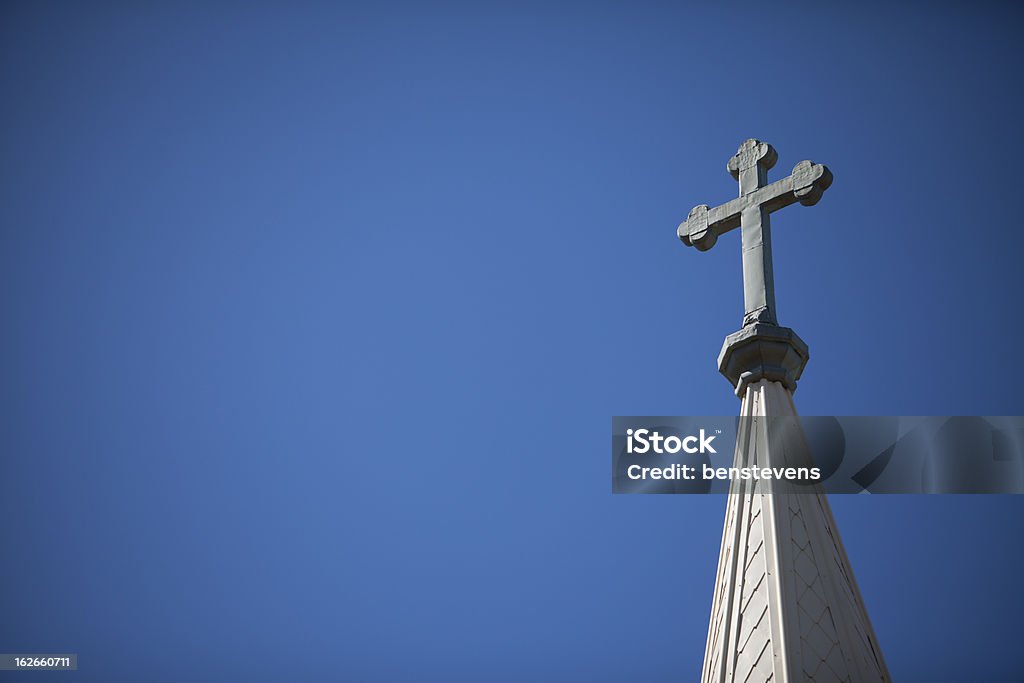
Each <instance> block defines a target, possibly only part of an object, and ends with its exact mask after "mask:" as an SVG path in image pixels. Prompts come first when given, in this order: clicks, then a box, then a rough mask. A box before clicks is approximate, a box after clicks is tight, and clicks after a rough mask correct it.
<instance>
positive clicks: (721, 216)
mask: <svg viewBox="0 0 1024 683" xmlns="http://www.w3.org/2000/svg"><path fill="white" fill-rule="evenodd" d="M777 160H778V154H777V153H776V152H775V148H773V147H772V146H771V145H769V144H768V143H767V142H761V141H760V140H755V139H753V138H751V139H749V140H746V141H745V142H744V143H743V144H741V145H740V148H739V150H738V151H737V152H736V154H735V155H733V157H732V158H731V159H729V163H728V165H727V166H726V168H727V169H728V170H729V174H730V175H732V177H733V178H735V179H736V180H737V181H739V185H740V193H739V197H738V198H736V199H733V200H732V201H730V202H726V203H725V204H722V205H720V206H716V207H715V208H713V209H709V208H708V206H707V205H706V204H701V205H699V206H695V207H694V208H693V209H692V210H691V211H690V215H689V216H688V217H687V219H686V220H685V221H683V223H682V224H681V225H680V226H679V229H678V230H677V234H678V235H679V239H681V240H682V241H683V243H684V244H685V245H686V246H693V247H697V249H698V250H700V251H707V250H708V249H710V248H711V247H713V246H714V245H715V242H716V241H717V240H718V236H719V235H721V234H723V233H726V232H728V231H730V230H732V229H733V228H737V227H738V228H740V241H741V242H742V246H743V301H744V313H743V325H744V326H746V325H751V324H753V323H757V322H763V323H768V324H772V325H777V324H778V319H777V318H776V314H775V278H774V275H773V272H772V244H771V224H770V222H769V216H770V215H771V214H772V213H773V212H775V211H778V210H779V209H781V208H783V207H785V206H789V205H790V204H793V203H795V202H800V203H801V204H803V205H805V206H811V205H813V204H816V203H817V202H818V200H819V199H821V195H822V193H823V192H825V190H827V189H828V187H829V185H831V184H832V173H831V172H830V171H829V170H828V168H826V167H825V166H823V165H821V164H815V163H813V162H811V161H801V162H800V163H799V164H797V165H796V166H795V167H794V168H793V173H792V174H790V175H789V176H788V177H786V178H783V179H782V180H778V181H776V182H774V183H772V184H771V185H769V184H768V170H769V169H770V168H771V167H772V166H774V165H775V162H776V161H777Z"/></svg>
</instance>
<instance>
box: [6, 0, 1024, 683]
mask: <svg viewBox="0 0 1024 683" xmlns="http://www.w3.org/2000/svg"><path fill="white" fill-rule="evenodd" d="M1022 23H1024V22H1022V15H1021V13H1020V12H1019V11H1018V10H1016V9H1013V8H1012V7H1011V6H1010V5H1008V4H1007V5H993V6H990V7H986V8H983V9H982V8H978V7H973V8H968V7H967V6H966V5H964V6H954V5H933V4H931V3H928V4H925V3H916V4H914V5H912V6H909V7H904V8H900V9H897V8H894V7H890V6H889V5H888V4H886V5H882V4H878V5H877V6H874V7H862V6H860V5H854V4H849V5H848V6H846V7H844V8H836V9H827V8H826V7H824V6H823V5H822V3H802V4H798V5H787V6H786V7H780V6H778V5H777V4H776V3H763V4H762V5H761V6H760V7H758V6H751V7H748V8H743V9H741V8H739V7H730V8H728V9H716V10H711V9H704V10H698V9H696V8H695V7H685V6H682V5H681V4H675V3H667V2H638V3H625V2H621V3H578V4H569V3H550V2H548V3H533V2H525V3H522V2H521V3H506V4H492V3H445V2H441V3H433V4H431V6H430V7H429V8H427V7H426V5H425V4H423V3H418V4H414V3H409V4H394V3H386V2H384V3H367V4H365V5H346V4H343V3H333V4H332V5H327V4H318V3H314V2H304V3H283V2H281V3H274V4H262V5H255V6H252V7H244V8H243V6H242V5H241V4H238V3H227V2H213V3H142V4H141V5H140V4H138V3H127V2H115V3H91V4H90V3H70V2H69V3H63V4H48V3H20V4H18V3H7V4H5V5H4V7H3V9H2V10H0V91H2V93H3V100H4V104H3V107H2V109H0V117H2V126H0V141H2V156H0V315H2V320H3V326H2V328H0V340H2V341H0V351H2V353H0V376H2V378H3V379H2V381H0V415H2V416H3V417H2V418H0V455H2V463H3V469H2V473H3V476H2V478H0V519H2V520H3V522H2V526H0V528H2V529H3V537H2V538H3V542H4V550H3V554H2V560H0V615H2V617H0V651H4V652H18V651H27V652H33V651H42V652H46V651H61V652H77V653H78V654H79V656H80V661H81V669H80V670H79V671H78V673H77V674H71V675H69V674H61V675H59V676H58V675H56V674H54V675H47V674H40V673H35V674H32V675H24V676H21V677H18V676H14V675H10V674H8V675H7V676H6V677H5V678H3V680H12V681H21V680H30V679H31V680H32V681H48V680H61V681H65V680H71V679H74V680H75V681H79V682H82V683H84V682H86V681H104V682H110V681H133V680H149V681H155V682H163V681H168V682H171V681H173V682H178V681H185V680H190V681H226V680H247V681H253V682H259V681H281V680H309V681H314V680H346V681H368V682H390V681H473V682H476V681H499V682H500V681H523V680H529V681H588V682H597V681H609V682H610V681H645V682H647V681H650V682H655V681H692V680H695V679H696V677H697V675H698V672H699V669H700V664H701V659H702V656H703V651H704V640H705V635H706V629H707V618H708V612H709V610H710V603H711V587H712V583H713V580H714V579H713V573H714V569H715V562H716V561H717V553H718V544H719V539H720V534H721V523H722V517H723V513H724V507H725V500H724V499H723V498H721V497H706V498H702V497H686V496H660V497H659V496H619V497H613V496H612V495H611V494H610V474H609V457H608V444H609V424H610V420H609V418H610V416H612V415H616V414H620V415H645V414H651V415H659V414H680V415H686V414H712V415H713V414H731V413H734V412H735V411H737V410H738V408H739V405H738V402H737V401H736V400H735V398H734V397H733V396H732V395H731V393H730V391H729V387H728V386H727V385H726V382H725V381H724V380H723V379H722V378H721V377H720V376H718V374H717V372H716V370H715V367H714V360H715V357H716V355H717V352H718V349H719V346H720V344H721V340H722V338H723V337H724V335H726V334H727V333H729V332H732V331H734V330H735V329H736V328H737V327H738V325H739V323H740V319H741V316H742V295H741V284H740V250H739V241H738V236H737V235H728V236H725V237H723V238H722V239H721V240H720V241H719V244H718V246H716V247H715V249H714V250H712V251H711V252H708V253H704V254H700V253H697V252H695V251H693V250H689V249H686V248H684V247H683V246H682V245H681V244H680V243H679V241H678V240H677V239H676V236H675V228H676V225H677V224H678V222H679V221H680V220H681V219H682V218H684V217H685V216H686V214H687V212H688V210H689V209H690V207H692V206H693V205H695V204H699V203H708V204H716V203H719V202H721V201H724V200H727V199H729V198H731V197H733V196H734V195H735V192H736V185H735V183H734V182H733V181H732V179H731V178H730V177H729V176H728V174H727V173H726V170H725V164H726V161H727V160H728V158H729V156H731V155H732V154H733V152H734V151H735V149H736V147H737V145H738V144H739V143H740V142H741V141H742V140H743V139H744V138H747V137H759V138H761V139H764V140H767V141H769V142H771V143H772V144H773V145H774V146H775V147H776V149H777V150H778V151H779V156H780V160H779V164H778V166H777V168H776V172H775V174H774V175H773V177H780V176H781V175H782V174H785V173H788V172H789V170H790V169H791V168H792V167H793V165H794V164H795V163H796V162H797V161H800V160H801V159H805V158H810V159H813V160H815V161H818V162H822V163H825V164H828V165H829V167H830V168H831V169H832V171H833V172H834V174H835V184H834V185H833V187H832V188H831V189H830V190H829V192H828V193H827V194H826V195H825V197H824V199H823V200H822V202H821V203H820V204H818V205H817V206H816V207H813V208H803V207H799V206H796V207H792V208H789V209H787V210H785V211H784V212H782V213H781V214H779V215H777V217H776V219H775V220H774V223H773V227H774V232H775V242H774V244H775V266H776V279H777V286H778V301H779V316H780V321H781V322H782V323H783V324H786V325H790V326H792V327H794V328H795V329H796V330H797V331H798V332H799V333H800V335H801V336H802V337H803V338H804V339H805V340H806V341H807V342H808V343H809V344H810V347H811V354H812V359H811V363H810V365H809V366H808V368H807V371H806V373H805V379H804V381H803V382H802V383H801V386H800V389H799V391H798V392H797V394H796V402H797V405H798V408H799V409H800V410H801V411H802V412H803V413H805V414H864V415H875V414H894V415H901V414H906V415H917V414H939V415H943V414H982V415H984V414H1022V413H1024V398H1022V396H1024V394H1022V392H1021V380H1022V379H1024V371H1022V369H1021V365H1020V359H1021V354H1020V348H1021V338H1022V324H1021V320H1022V316H1021V312H1020V310H1019V309H1020V300H1021V294H1022V286H1021V285H1022V279H1024V278H1022V269H1021V265H1020V264H1021V254H1022V252H1024V231H1022V229H1021V226H1020V224H1019V223H1020V217H1019V213H1020V212H1019V211H1018V210H1017V206H1018V204H1019V203H1020V193H1021V187H1022V184H1024V177H1022V174H1024V171H1022V168H1024V166H1022V164H1021V161H1020V160H1021V159H1022V158H1024V135H1022V134H1021V131H1020V122H1021V121H1022V120H1024V100H1022V96H1021V90H1020V83H1021V80H1022V75H1024V74H1022V65H1024V64H1022V56H1024V49H1022V42H1021V40H1020V32H1021V28H1022ZM833 505H834V508H835V511H836V515H837V517H838V521H839V525H840V528H841V531H842V534H843V536H844V539H845V541H846V543H847V547H848V550H849V551H850V555H851V559H852V562H853V565H854V569H855V570H856V573H857V576H858V578H859V580H860V584H861V588H862V591H863V593H864V595H865V598H866V600H867V602H868V608H869V612H870V614H871V616H872V619H873V621H874V625H875V628H876V630H877V632H878V635H879V638H880V640H881V643H882V646H883V648H884V651H885V653H886V656H887V658H888V661H889V665H890V668H891V670H892V673H893V676H894V678H895V679H896V680H898V681H903V682H909V681H923V680H929V681H965V680H986V681H990V682H993V681H995V682H999V681H1010V680H1014V678H1015V676H1014V673H1015V672H1019V671H1020V670H1021V669H1022V668H1024V659H1022V658H1024V654H1022V652H1024V650H1022V649H1021V647H1020V642H1019V623H1018V622H1019V619H1017V618H1016V617H1017V616H1019V612H1020V609H1021V607H1022V605H1024V588H1022V586H1021V578H1020V566H1021V562H1022V559H1024V557H1022V551H1021V549H1020V539H1021V536H1022V533H1024V521H1022V520H1024V498H1021V497H1018V498H1008V497H984V496H978V497H954V496H950V497H939V496H935V497H930V498H926V497H889V498H883V497H859V498H852V497H851V498H839V497H835V498H833Z"/></svg>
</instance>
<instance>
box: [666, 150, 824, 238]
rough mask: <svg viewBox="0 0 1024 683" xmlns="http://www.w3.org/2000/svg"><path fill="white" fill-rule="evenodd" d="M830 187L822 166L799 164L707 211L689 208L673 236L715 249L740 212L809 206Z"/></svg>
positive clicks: (703, 206)
mask: <svg viewBox="0 0 1024 683" xmlns="http://www.w3.org/2000/svg"><path fill="white" fill-rule="evenodd" d="M831 184H832V172H831V171H829V170H828V167H826V166H824V165H822V164H816V163H814V162H812V161H801V162H800V163H799V164H797V165H796V166H795V167H794V168H793V173H791V174H790V175H789V176H787V177H785V178H783V179H782V180H777V181H775V182H774V183H772V184H770V185H766V186H764V187H761V188H758V189H756V190H754V191H753V192H748V193H747V194H745V195H742V196H740V197H737V198H736V199H733V200H731V201H728V202H726V203H725V204H720V205H719V206H716V207H715V208H713V209H709V208H708V206H707V205H706V204H701V205H699V206H695V207H693V209H691V210H690V215H689V216H688V217H687V219H686V220H685V221H683V222H682V223H680V224H679V228H678V229H677V230H676V234H677V235H678V236H679V239H681V240H682V241H683V244H685V245H686V246H688V247H697V249H698V250H700V251H707V250H708V249H710V248H711V247H713V246H715V242H716V241H717V240H718V236H719V235H721V234H724V233H726V232H729V231H730V230H733V229H735V228H738V227H740V216H741V214H742V213H743V210H744V209H747V208H749V207H751V206H762V207H764V209H766V210H767V211H768V212H769V213H771V212H773V211H778V210H779V209H781V208H783V207H786V206H789V205H790V204H795V203H796V202H800V203H801V204H803V205H804V206H813V205H814V204H817V203H818V200H819V199H821V195H822V194H823V193H824V192H825V190H827V189H828V188H829V186H830V185H831Z"/></svg>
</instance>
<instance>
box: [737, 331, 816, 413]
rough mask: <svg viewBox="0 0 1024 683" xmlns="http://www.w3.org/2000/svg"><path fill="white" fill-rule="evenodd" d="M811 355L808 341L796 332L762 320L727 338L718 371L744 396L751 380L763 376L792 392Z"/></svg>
mask: <svg viewBox="0 0 1024 683" xmlns="http://www.w3.org/2000/svg"><path fill="white" fill-rule="evenodd" d="M809 358H810V353H809V351H808V348H807V344H805V343H804V341H803V340H802V339H800V337H798V336H797V334H796V332H794V331H793V330H791V329H790V328H788V327H779V326H778V325H772V324H769V323H760V322H758V323H753V324H750V325H746V326H744V327H743V329H741V330H739V331H738V332H733V333H732V334H730V335H729V336H728V337H726V338H725V343H724V344H723V345H722V351H721V353H719V354H718V371H719V372H721V373H722V374H723V375H724V376H725V378H726V379H727V380H729V383H730V384H732V385H733V387H734V388H735V390H736V395H737V396H739V397H740V398H741V399H742V398H743V394H744V392H745V391H746V389H747V385H748V384H751V383H752V382H758V381H760V380H762V379H767V380H769V381H772V382H781V383H782V384H783V386H785V387H786V388H787V389H789V391H790V393H792V392H794V391H796V382H797V380H798V379H800V375H801V374H803V371H804V366H806V365H807V361H808V359H809Z"/></svg>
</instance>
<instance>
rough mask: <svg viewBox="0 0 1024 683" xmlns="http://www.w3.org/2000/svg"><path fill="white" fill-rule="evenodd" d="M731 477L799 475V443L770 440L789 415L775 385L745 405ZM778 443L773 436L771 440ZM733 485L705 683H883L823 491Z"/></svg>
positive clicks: (784, 394) (783, 392)
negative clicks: (743, 473) (753, 470)
mask: <svg viewBox="0 0 1024 683" xmlns="http://www.w3.org/2000/svg"><path fill="white" fill-rule="evenodd" d="M740 414H741V415H742V416H745V417H751V418H755V419H751V420H743V421H742V422H741V427H740V433H739V435H738V437H737V442H736V456H735V465H736V466H737V467H749V466H754V465H756V466H758V467H772V466H775V467H779V466H790V465H797V464H799V463H801V462H803V461H804V459H805V458H806V455H807V447H806V443H805V441H804V439H803V435H802V434H799V433H792V432H789V431H787V434H786V436H785V437H784V438H782V439H779V438H773V439H769V438H768V437H769V435H768V433H767V432H768V429H769V424H770V422H769V421H766V420H758V419H756V418H757V417H765V416H788V415H794V416H795V415H796V409H795V407H794V405H793V399H792V396H791V395H790V393H789V391H788V390H787V389H786V388H785V387H784V386H783V385H782V384H780V383H778V382H770V381H767V380H762V381H759V382H757V383H753V384H750V385H749V386H748V387H747V389H746V393H745V394H744V396H743V407H742V409H741V413H740ZM775 436H776V437H777V436H778V435H775ZM801 490H803V491H805V492H803V493H796V492H794V485H793V484H791V483H788V482H780V481H774V480H763V479H762V480H736V481H734V482H733V484H732V489H731V491H730V494H729V497H728V507H727V509H726V514H725V527H724V530H723V533H722V547H721V553H720V555H719V560H718V575H717V580H716V582H715V592H714V597H713V603H712V608H711V622H710V625H709V627H708V640H707V649H706V651H705V656H704V670H703V673H702V675H701V681H702V682H703V683H712V682H714V683H724V682H726V681H728V682H743V683H764V682H766V681H773V682H774V683H790V682H793V681H815V682H819V683H823V682H826V681H847V682H849V683H862V682H868V681H884V682H888V681H890V678H889V672H888V669H887V668H886V666H885V661H884V659H883V657H882V652H881V649H880V648H879V646H878V640H877V639H876V637H875V634H874V631H873V629H872V628H871V622H870V620H869V619H868V615H867V611H866V610H865V608H864V601H863V599H862V598H861V595H860V591H859V590H858V588H857V582H856V581H855V579H854V577H853V571H852V570H851V568H850V562H849V560H848V559H847V557H846V551H845V550H844V549H843V544H842V541H841V540H840V538H839V533H838V531H837V529H836V524H835V520H834V519H833V517H832V511H831V509H830V508H829V504H828V500H827V499H826V497H825V494H824V493H823V492H822V491H821V488H820V487H818V486H815V487H814V488H813V489H812V490H811V491H809V492H807V487H806V486H802V487H801Z"/></svg>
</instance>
